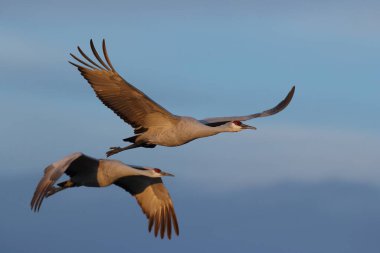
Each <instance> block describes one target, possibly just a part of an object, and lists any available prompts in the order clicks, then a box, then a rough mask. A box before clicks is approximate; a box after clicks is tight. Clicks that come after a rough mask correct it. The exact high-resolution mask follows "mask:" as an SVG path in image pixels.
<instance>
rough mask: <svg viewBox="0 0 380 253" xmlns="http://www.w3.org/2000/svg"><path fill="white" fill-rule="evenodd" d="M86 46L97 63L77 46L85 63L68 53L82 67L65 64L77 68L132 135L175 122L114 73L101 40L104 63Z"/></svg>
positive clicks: (164, 111)
mask: <svg viewBox="0 0 380 253" xmlns="http://www.w3.org/2000/svg"><path fill="white" fill-rule="evenodd" d="M90 46H91V49H92V52H93V54H94V56H95V57H96V59H97V60H98V64H97V63H95V62H94V61H93V60H91V59H90V58H89V57H88V56H87V55H86V54H85V53H84V52H83V51H82V50H81V49H80V47H78V51H79V53H80V54H81V55H82V56H83V57H84V58H85V59H86V60H87V62H86V61H83V60H81V59H79V58H78V57H76V56H75V55H73V54H70V55H71V56H72V57H73V58H74V59H75V60H77V61H78V62H79V63H81V64H83V65H84V66H81V65H78V64H76V63H73V62H70V61H69V63H71V64H72V65H74V66H75V67H77V68H78V70H79V71H80V73H81V74H82V76H83V77H84V78H85V79H86V80H87V81H88V83H89V84H90V85H91V87H92V88H93V90H94V91H95V93H96V96H97V97H98V98H99V99H100V100H101V101H102V102H103V104H104V105H106V106H107V107H108V108H110V109H111V110H112V111H114V112H115V113H116V114H117V115H118V116H119V117H120V118H121V119H122V120H124V121H125V122H126V123H128V124H130V125H131V126H132V127H133V128H135V132H136V133H141V132H144V131H146V130H147V128H148V127H149V126H151V125H153V124H154V122H157V120H158V121H161V120H163V121H167V120H175V119H176V117H175V116H174V115H173V114H171V113H170V112H168V111H167V110H166V109H165V108H163V107H162V106H160V105H159V104H157V103H156V102H154V101H153V100H152V99H150V98H149V97H148V96H147V95H145V94H144V93H143V92H142V91H140V90H139V89H137V88H136V87H134V86H133V85H132V84H130V83H128V82H127V81H125V80H124V79H123V78H122V77H121V76H120V75H119V74H118V73H117V72H116V70H115V69H114V68H113V66H112V64H111V61H110V60H109V57H108V54H107V49H106V45H105V40H103V54H104V58H105V60H106V62H107V63H105V62H104V61H103V60H102V58H101V57H100V56H99V54H98V52H97V51H96V49H95V46H94V43H93V42H92V40H91V41H90ZM99 64H100V65H99Z"/></svg>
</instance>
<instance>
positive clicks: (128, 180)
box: [114, 176, 179, 239]
mask: <svg viewBox="0 0 380 253" xmlns="http://www.w3.org/2000/svg"><path fill="white" fill-rule="evenodd" d="M114 184H115V185H117V186H119V187H121V188H123V189H124V190H126V191H128V192H129V193H130V194H132V195H133V196H134V197H135V198H136V200H137V203H138V204H139V205H140V207H141V209H142V211H143V213H144V214H145V215H146V217H147V219H148V230H149V232H151V230H152V228H154V235H155V236H157V235H158V234H159V233H160V237H161V238H164V236H165V232H166V235H167V237H168V238H169V239H171V231H172V230H171V228H172V226H173V227H174V231H175V233H176V234H177V235H179V228H178V221H177V217H176V214H175V211H174V206H173V202H172V199H171V197H170V195H169V192H168V191H167V189H166V188H165V186H164V184H163V183H162V180H161V178H150V177H146V176H128V177H123V178H121V179H119V180H117V181H116V182H115V183H114Z"/></svg>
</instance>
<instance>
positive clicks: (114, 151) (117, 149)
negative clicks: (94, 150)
mask: <svg viewBox="0 0 380 253" xmlns="http://www.w3.org/2000/svg"><path fill="white" fill-rule="evenodd" d="M121 151H123V149H122V148H120V147H110V150H108V151H107V153H106V155H107V157H110V156H111V155H114V154H117V153H119V152H121Z"/></svg>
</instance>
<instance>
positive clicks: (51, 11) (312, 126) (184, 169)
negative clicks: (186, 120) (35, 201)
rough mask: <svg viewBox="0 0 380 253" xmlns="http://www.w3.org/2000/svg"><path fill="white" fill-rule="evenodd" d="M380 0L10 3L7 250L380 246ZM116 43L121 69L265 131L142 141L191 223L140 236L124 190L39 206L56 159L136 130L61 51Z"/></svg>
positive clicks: (131, 159) (5, 73)
mask: <svg viewBox="0 0 380 253" xmlns="http://www.w3.org/2000/svg"><path fill="white" fill-rule="evenodd" d="M379 25H380V4H379V3H378V1H371V0H368V1H354V0H352V1H337V0H336V1H297V0H294V1H286V2H284V1H265V3H264V1H186V2H184V1H107V2H106V1H95V0H93V1H81V2H80V3H77V2H76V1H33V2H30V1H17V2H15V1H7V0H2V1H1V2H0V33H1V35H0V45H1V47H0V75H1V82H0V86H1V92H0V115H1V120H0V122H1V124H0V139H1V141H0V160H1V163H2V164H1V167H0V173H1V174H0V187H1V188H0V189H1V190H0V200H1V209H0V210H1V211H0V245H1V248H2V250H3V251H4V252H30V251H36V252H37V251H38V252H52V251H54V252H57V253H58V252H67V251H70V252H90V251H91V252H109V250H112V251H127V252H148V251H151V250H154V251H156V252H172V251H173V252H174V251H177V252H178V251H180V252H194V251H198V252H202V251H203V252H204V251H218V252H231V251H236V252H260V253H263V252H264V253H266V252H274V253H282V252H284V253H285V252H323V253H325V252H334V253H336V252H345V253H346V252H378V249H379V247H380V242H379V238H378V237H379V234H380V201H379V200H380V168H379V164H380V154H379V148H380V134H379V128H380V117H379V110H380V102H379V101H380V100H379V94H380V75H379V67H380V62H379V59H380V32H379ZM90 38H92V39H94V41H95V43H96V44H97V45H98V46H100V43H101V39H103V38H106V39H107V44H108V51H109V54H110V57H111V60H112V62H113V65H114V66H115V68H116V69H117V70H118V71H119V73H120V74H121V75H122V76H124V77H125V78H126V79H127V80H129V81H130V82H131V83H133V84H135V85H136V86H137V87H138V88H140V89H142V90H143V91H144V92H146V93H147V94H149V96H150V97H152V98H153V99H155V100H156V101H158V102H159V103H160V104H161V105H163V106H164V107H166V108H167V109H168V110H169V111H171V112H173V113H175V114H180V115H191V116H194V117H197V118H200V119H201V118H206V117H212V116H224V115H239V114H240V115H244V114H249V113H254V112H258V111H261V110H264V109H268V108H270V107H272V106H274V105H275V104H277V103H278V102H279V101H280V100H281V99H282V98H283V97H284V96H285V95H286V93H287V92H288V91H289V89H290V88H291V86H292V85H296V87H297V90H296V94H295V97H294V99H293V101H292V103H291V104H290V106H289V107H288V108H287V109H286V110H285V111H283V112H281V113H280V114H278V115H276V116H273V117H270V118H262V119H257V120H255V121H251V122H250V124H252V125H255V126H256V127H257V128H258V130H257V131H255V132H253V131H245V132H242V133H237V134H221V135H218V136H214V137H212V138H207V139H202V140H196V141H194V142H191V143H189V144H187V145H185V146H182V147H178V148H163V147H159V148H155V149H136V150H131V151H128V152H123V153H121V154H119V155H117V156H115V158H116V159H120V160H122V161H124V162H126V163H131V164H141V165H148V166H154V167H159V168H162V169H164V170H166V171H169V172H172V173H174V174H175V175H176V177H175V178H167V179H165V184H166V186H167V187H168V188H169V190H170V192H171V195H172V198H173V201H174V203H175V207H176V211H177V215H178V218H179V222H180V230H181V234H180V236H179V237H175V238H174V239H172V240H171V241H167V240H164V241H161V240H159V239H155V238H154V237H153V236H152V235H151V234H148V233H147V222H146V220H145V217H144V215H142V214H141V211H140V208H139V207H138V206H137V205H136V203H135V200H134V199H133V198H131V197H130V196H128V195H127V194H126V193H125V192H123V191H122V190H121V189H119V188H117V187H109V188H106V189H90V188H82V189H73V190H68V191H66V192H63V193H60V194H57V195H56V196H54V198H51V199H47V200H46V201H45V202H44V205H43V207H42V209H41V212H40V213H38V214H34V213H32V212H31V211H30V210H29V201H30V198H31V196H32V194H33V191H34V187H35V185H36V183H37V182H38V180H39V178H40V177H41V175H42V171H43V169H44V167H45V166H46V165H48V164H49V163H51V162H53V161H55V160H57V159H60V158H62V157H63V156H65V155H67V154H69V153H72V152H74V151H82V152H85V153H86V154H88V155H91V156H94V157H98V158H101V157H104V152H105V151H106V150H107V148H108V147H109V146H115V145H122V144H123V143H122V141H121V139H122V138H124V137H128V136H130V135H131V134H132V130H131V128H130V127H128V126H127V125H125V124H124V123H123V121H121V120H120V119H119V118H118V117H116V116H115V115H114V114H113V113H112V112H111V111H110V110H109V109H107V108H106V107H104V106H103V105H102V104H101V103H100V102H99V101H98V99H97V98H96V97H95V96H94V94H93V91H92V90H91V89H90V87H89V85H88V84H87V83H86V82H85V81H84V80H83V78H82V77H81V76H80V75H79V74H78V72H77V70H76V69H75V68H73V67H72V66H71V65H69V64H68V63H67V60H69V52H74V53H75V51H76V46H77V45H80V46H81V47H82V48H83V49H85V50H86V51H88V50H89V39H90Z"/></svg>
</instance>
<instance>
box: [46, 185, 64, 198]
mask: <svg viewBox="0 0 380 253" xmlns="http://www.w3.org/2000/svg"><path fill="white" fill-rule="evenodd" d="M61 190H62V188H61V187H54V186H53V187H51V188H50V190H49V191H48V192H47V193H46V198H47V197H50V196H51V195H53V194H55V193H57V192H59V191H61Z"/></svg>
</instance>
